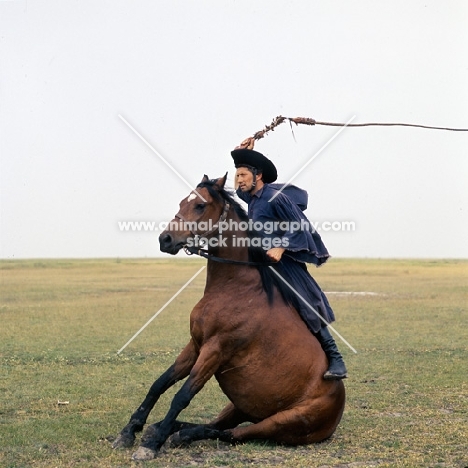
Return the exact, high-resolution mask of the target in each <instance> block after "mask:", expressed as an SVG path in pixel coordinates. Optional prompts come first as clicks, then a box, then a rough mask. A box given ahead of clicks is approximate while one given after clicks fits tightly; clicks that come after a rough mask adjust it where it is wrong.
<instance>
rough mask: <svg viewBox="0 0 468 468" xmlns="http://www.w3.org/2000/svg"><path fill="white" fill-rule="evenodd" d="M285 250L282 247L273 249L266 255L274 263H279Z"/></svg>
mask: <svg viewBox="0 0 468 468" xmlns="http://www.w3.org/2000/svg"><path fill="white" fill-rule="evenodd" d="M285 250H286V249H283V247H273V248H272V249H270V250H268V252H267V255H268V256H269V257H270V258H271V259H272V260H274V261H275V262H279V261H280V260H281V257H282V255H283V253H284V251H285Z"/></svg>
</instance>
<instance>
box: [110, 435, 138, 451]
mask: <svg viewBox="0 0 468 468" xmlns="http://www.w3.org/2000/svg"><path fill="white" fill-rule="evenodd" d="M134 443H135V436H129V435H122V434H119V435H118V436H117V437H116V439H115V440H114V442H113V443H112V448H113V449H122V448H130V447H133V444H134Z"/></svg>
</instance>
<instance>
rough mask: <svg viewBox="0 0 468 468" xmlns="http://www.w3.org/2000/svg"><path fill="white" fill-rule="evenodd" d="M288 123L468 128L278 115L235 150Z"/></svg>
mask: <svg viewBox="0 0 468 468" xmlns="http://www.w3.org/2000/svg"><path fill="white" fill-rule="evenodd" d="M286 121H287V122H289V125H291V129H292V124H293V123H294V124H296V125H325V126H328V127H345V126H346V127H417V128H427V129H430V130H449V131H451V132H468V128H453V127H435V126H432V125H420V124H412V123H398V122H395V123H393V122H366V123H349V124H345V123H338V122H321V121H319V120H315V119H312V118H310V117H284V116H282V115H279V116H278V117H275V118H274V119H273V121H272V122H271V124H270V125H266V126H265V128H264V129H263V130H260V131H258V132H256V133H254V134H253V136H251V137H248V138H246V139H245V140H244V141H243V142H242V143H241V144H240V145H239V146H238V147H237V148H247V149H253V147H254V144H255V142H256V141H257V140H260V139H262V138H263V137H264V136H265V135H266V134H267V133H268V132H271V131H273V130H274V129H275V128H276V127H278V125H281V124H282V123H283V122H286Z"/></svg>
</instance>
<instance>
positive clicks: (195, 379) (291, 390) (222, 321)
mask: <svg viewBox="0 0 468 468" xmlns="http://www.w3.org/2000/svg"><path fill="white" fill-rule="evenodd" d="M226 178H227V173H226V175H225V176H224V177H220V178H218V179H209V178H208V177H207V176H206V175H205V176H204V177H203V179H202V181H201V183H200V184H199V185H198V186H197V187H196V189H195V190H194V191H193V192H192V193H191V194H189V195H188V196H187V197H186V198H184V199H183V200H182V201H181V202H180V204H179V212H178V213H177V214H176V216H175V218H174V219H173V220H172V221H171V222H170V223H169V225H168V227H167V229H166V230H165V231H164V232H162V233H161V235H160V236H159V243H160V249H161V251H163V252H166V253H169V254H173V255H175V254H177V253H178V252H179V251H180V250H181V249H182V248H184V247H185V248H187V245H190V243H191V242H192V243H193V241H194V238H197V237H196V236H201V237H204V238H205V239H206V240H207V241H208V242H207V244H208V250H207V253H206V254H205V255H206V256H207V257H208V261H207V270H206V271H207V275H206V286H205V290H204V295H203V297H202V298H201V299H200V301H199V302H198V303H197V304H196V305H195V307H194V308H193V310H192V312H191V315H190V335H191V337H190V340H189V342H188V344H187V345H186V346H185V348H184V349H183V350H182V351H181V353H180V354H179V356H178V357H177V358H176V360H175V362H174V363H173V364H172V365H171V366H170V367H169V368H168V369H167V370H166V371H165V372H164V373H163V374H162V375H161V376H160V377H159V378H158V379H157V380H156V381H155V382H154V383H153V385H152V386H151V388H150V390H149V392H148V394H147V396H146V398H145V399H144V401H143V402H142V403H141V405H140V406H139V407H138V408H137V410H136V411H135V412H134V413H133V414H132V416H131V417H130V420H129V422H128V424H127V425H126V426H125V427H124V428H123V429H122V430H121V432H120V434H119V435H118V436H117V438H116V439H115V441H114V443H113V447H114V448H121V447H131V446H132V445H133V444H134V441H135V433H136V432H138V431H142V430H143V427H144V426H145V424H146V421H147V418H148V416H149V413H150V411H151V410H152V409H153V407H154V405H155V404H156V402H157V401H158V399H159V397H160V396H161V395H162V394H163V393H164V392H165V391H166V390H168V389H169V388H170V387H171V386H172V385H174V384H175V382H177V381H179V380H182V379H185V378H187V377H188V378H187V379H186V381H185V382H184V384H183V385H182V387H181V388H180V390H179V391H178V392H177V393H176V394H175V396H174V398H173V399H172V402H171V405H170V408H169V410H168V412H167V414H166V416H165V417H164V419H163V420H162V421H160V422H158V423H156V424H152V425H149V426H148V427H147V429H146V431H145V433H144V434H143V436H142V438H141V443H140V446H139V448H138V449H137V451H136V452H135V453H134V454H133V459H134V460H150V459H153V458H155V457H156V456H157V455H158V452H159V450H160V448H161V447H162V446H163V444H165V443H166V445H167V444H169V445H170V446H180V445H186V444H189V443H190V442H192V441H194V440H202V439H219V440H221V441H224V442H228V443H241V442H243V441H248V440H253V439H265V440H268V441H271V442H276V443H279V444H285V445H292V446H295V445H305V444H312V443H317V442H321V441H323V440H326V439H328V438H329V437H331V436H332V434H333V433H334V431H335V429H336V427H337V426H338V424H339V422H340V420H341V417H342V414H343V410H344V405H345V387H344V384H343V382H342V381H341V380H324V379H323V377H322V376H323V374H324V372H325V371H326V370H327V365H328V363H327V358H326V356H325V353H324V352H323V350H322V348H321V346H320V344H319V342H318V341H317V339H316V338H315V337H314V336H313V334H312V333H311V332H310V331H309V330H308V328H307V326H306V324H305V323H304V322H303V321H302V319H301V318H300V316H299V314H298V313H297V312H296V311H295V310H294V308H293V307H292V305H291V303H290V302H288V301H287V300H286V299H285V298H286V295H285V294H282V292H281V282H278V281H277V282H276V283H275V284H276V286H274V287H272V286H271V285H272V284H273V283H272V279H273V277H274V276H275V274H274V272H271V270H270V268H269V267H267V266H265V265H264V264H263V263H262V262H253V261H252V260H251V259H252V256H251V255H249V248H248V243H247V241H246V240H247V238H248V236H249V233H247V232H246V231H245V229H240V228H239V227H240V226H241V223H242V222H247V220H248V218H247V215H246V213H245V210H244V209H243V208H242V207H241V205H240V204H239V203H237V202H236V201H235V199H234V198H233V196H232V194H231V193H230V192H229V191H227V190H226V189H225V188H224V186H225V183H226ZM221 225H222V226H229V227H228V229H227V230H223V232H222V235H221V234H220V226H221ZM194 226H195V227H197V226H211V229H209V230H207V231H205V232H199V230H196V229H192V228H193V227H194ZM239 239H243V241H242V242H240V241H239ZM234 241H235V242H234ZM260 250H262V251H263V249H261V248H260ZM264 258H267V257H266V256H265V257H264ZM271 273H273V274H271ZM283 293H284V289H283ZM213 376H214V377H215V378H216V380H217V381H218V384H219V386H220V388H221V390H222V391H223V393H224V394H225V395H226V396H227V397H228V399H229V403H228V404H227V406H226V407H225V408H224V409H223V410H222V411H221V412H220V413H219V415H218V416H217V417H216V418H215V419H214V420H213V421H211V422H209V423H208V424H201V425H196V424H191V423H187V422H181V421H178V420H177V417H178V415H179V413H180V412H181V411H182V410H183V409H184V408H186V407H187V406H188V405H189V404H190V402H191V400H192V399H193V397H194V396H195V395H196V394H197V393H198V392H199V391H200V390H202V388H203V386H204V385H205V383H206V382H207V381H208V380H209V379H211V378H212V377H213ZM244 423H250V424H244Z"/></svg>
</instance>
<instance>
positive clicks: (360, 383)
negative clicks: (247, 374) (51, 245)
mask: <svg viewBox="0 0 468 468" xmlns="http://www.w3.org/2000/svg"><path fill="white" fill-rule="evenodd" d="M203 264H205V261H203V260H194V259H180V260H179V259H172V258H168V259H164V260H163V259H157V260H29V261H7V260H4V261H0V363H1V373H0V466H1V467H33V466H34V467H126V466H136V464H135V463H133V462H131V461H130V457H131V454H132V450H122V451H113V450H112V449H111V447H110V444H109V442H108V440H107V439H106V437H107V436H108V435H111V434H113V435H116V434H117V433H118V432H119V431H120V429H121V428H122V427H123V426H124V425H125V424H126V423H127V420H128V418H129V416H130V414H131V413H132V412H133V410H134V409H135V408H136V407H137V405H138V404H139V403H140V402H141V401H142V399H143V398H144V396H145V395H146V392H147V390H148V389H149V386H150V385H151V383H152V382H153V381H154V379H155V378H156V377H157V376H158V375H159V374H160V373H161V372H162V371H163V370H165V369H166V368H167V367H168V366H169V365H170V364H171V363H172V361H173V360H174V358H175V357H176V356H177V354H178V352H179V351H180V350H181V348H182V347H183V346H184V344H185V343H186V342H187V340H188V318H189V314H190V311H191V308H192V307H193V305H194V304H195V303H196V301H197V300H198V299H199V298H200V297H201V296H202V294H203V288H204V281H205V275H204V273H202V274H201V275H200V276H199V277H197V278H196V279H195V280H194V281H193V283H191V284H190V286H188V287H187V288H186V289H185V290H184V291H183V292H182V293H181V294H180V295H179V296H178V297H177V299H176V300H174V301H173V302H172V303H171V304H170V305H169V306H168V307H167V308H166V309H165V310H164V312H162V314H161V315H160V316H159V317H157V318H156V319H155V321H154V322H152V323H151V325H150V326H148V328H146V329H145V331H144V332H143V333H142V334H141V335H140V336H139V337H138V338H136V339H135V341H133V342H132V343H131V344H130V345H129V346H128V347H127V348H126V349H125V350H124V351H123V352H122V353H121V355H119V356H117V354H116V353H117V351H118V350H119V349H120V348H121V347H122V346H123V345H124V344H125V343H126V342H127V341H128V340H129V339H130V337H131V336H132V335H133V334H134V333H135V332H136V331H137V330H138V329H139V328H140V327H141V326H142V325H143V324H144V323H145V322H146V321H147V320H148V319H149V318H150V317H151V316H152V315H153V314H154V313H155V312H156V311H157V310H158V309H159V308H160V307H161V306H162V305H163V304H164V303H165V302H166V301H167V300H168V299H170V297H171V296H172V295H173V294H174V293H175V292H176V291H177V290H178V289H179V288H180V287H181V286H182V285H183V284H184V283H185V282H186V281H187V280H188V279H189V278H190V277H191V276H192V275H193V274H194V273H195V272H196V271H197V270H198V269H199V268H200V266H202V265H203ZM311 273H312V274H313V275H314V277H315V278H316V279H317V281H318V282H319V284H320V285H321V286H322V288H323V289H324V290H325V291H328V292H330V294H329V300H330V302H331V305H332V307H333V308H334V310H335V313H336V315H337V318H338V321H337V322H336V323H335V324H334V325H335V326H336V328H337V330H338V331H339V332H340V333H341V334H342V335H343V336H344V337H345V338H346V339H347V340H348V341H349V342H350V343H351V344H352V346H353V347H355V348H356V349H357V351H358V354H354V353H352V352H351V351H350V350H349V349H348V348H347V347H346V346H345V345H344V344H343V343H341V342H339V341H338V340H337V342H338V344H339V347H340V349H341V351H342V353H343V355H344V357H345V359H346V363H347V366H348V370H349V375H350V378H349V379H347V380H346V381H345V384H346V388H347V405H346V409H345V413H344V416H343V419H342V422H341V424H340V426H339V427H338V429H337V431H336V433H335V435H334V436H333V437H332V438H331V439H330V440H328V441H326V442H324V443H322V444H318V445H311V446H303V447H283V446H277V445H275V444H272V443H268V442H251V443H246V444H243V445H239V446H235V447H231V446H229V445H227V444H224V443H220V442H217V441H209V442H201V443H195V444H193V445H192V446H191V447H190V448H188V449H165V450H163V451H162V453H161V454H160V456H159V457H158V458H157V459H156V460H154V461H152V462H147V463H146V464H147V465H148V466H154V467H159V466H161V467H163V466H168V467H185V466H186V467H192V466H200V467H215V466H229V467H243V466H250V465H256V466H262V467H264V466H287V467H298V466H300V467H349V468H351V467H375V466H379V467H467V466H468V442H467V441H468V377H467V375H468V364H467V363H468V311H467V303H468V300H467V299H468V297H467V296H468V261H456V260H450V261H443V260H438V261H429V260H424V261H423V260H421V261H418V260H348V259H347V260H340V259H332V260H331V261H330V262H329V263H328V264H327V265H326V266H323V267H321V268H319V269H315V268H314V269H313V270H311ZM350 292H372V293H375V294H349V293H350ZM180 385H181V384H180V383H179V384H178V385H176V386H175V388H173V389H171V390H170V391H168V392H167V394H166V395H164V396H163V397H162V398H161V400H160V402H159V403H158V405H157V407H156V408H155V409H154V411H153V413H152V415H151V417H150V421H151V422H154V421H156V420H160V419H162V418H163V416H164V415H165V413H166V411H167V409H168V405H169V402H170V399H171V398H172V396H173V394H174V391H175V390H176V389H177V388H180ZM59 402H60V403H64V404H59ZM225 403H226V398H225V397H224V395H222V393H221V392H220V391H219V389H218V387H217V384H216V382H215V381H214V380H213V381H210V382H209V383H208V385H207V386H206V387H205V388H204V389H203V391H202V392H200V394H198V395H197V396H196V398H195V399H194V400H193V402H192V404H191V405H190V406H189V407H188V408H187V409H186V410H184V412H183V413H182V415H181V419H184V420H189V421H193V422H207V421H208V420H210V419H211V418H213V417H214V416H215V415H216V414H217V412H218V411H219V410H220V409H222V407H223V406H224V404H225Z"/></svg>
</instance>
